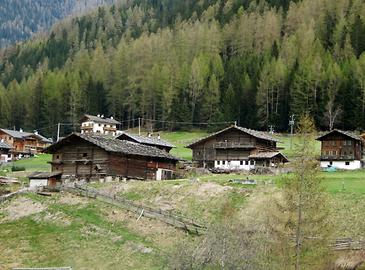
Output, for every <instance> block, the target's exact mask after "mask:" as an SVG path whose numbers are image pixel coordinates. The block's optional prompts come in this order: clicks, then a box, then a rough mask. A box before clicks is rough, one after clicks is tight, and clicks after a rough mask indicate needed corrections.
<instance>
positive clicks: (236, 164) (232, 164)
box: [214, 160, 255, 171]
mask: <svg viewBox="0 0 365 270" xmlns="http://www.w3.org/2000/svg"><path fill="white" fill-rule="evenodd" d="M218 163H219V164H218ZM214 168H216V169H223V170H246V171H249V170H251V169H254V168H255V165H251V163H250V161H248V165H246V161H245V160H244V161H243V165H241V163H240V161H239V160H231V161H227V160H226V161H225V164H223V160H219V161H218V160H216V161H214Z"/></svg>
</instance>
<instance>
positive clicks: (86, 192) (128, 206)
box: [61, 184, 207, 235]
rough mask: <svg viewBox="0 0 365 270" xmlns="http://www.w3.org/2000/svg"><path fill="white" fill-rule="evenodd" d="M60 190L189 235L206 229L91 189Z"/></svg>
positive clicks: (161, 211)
mask: <svg viewBox="0 0 365 270" xmlns="http://www.w3.org/2000/svg"><path fill="white" fill-rule="evenodd" d="M61 190H64V191H67V192H70V193H73V194H76V195H80V196H84V197H88V198H93V199H97V200H99V201H102V202H105V203H109V204H112V205H115V206H118V207H121V208H123V209H125V210H127V211H130V212H133V213H136V214H137V215H139V218H140V217H142V216H145V217H148V218H153V219H157V220H160V221H162V222H164V223H166V224H169V225H172V226H174V227H176V228H178V229H182V230H185V231H187V232H189V233H193V234H198V235H200V234H204V233H205V232H206V229H207V228H206V227H205V226H203V225H200V224H198V223H197V222H195V221H194V220H192V219H190V218H187V217H184V216H181V215H177V214H173V213H171V212H169V211H164V210H162V209H158V208H153V207H151V206H148V205H144V204H139V203H136V202H133V201H131V200H127V199H125V198H123V197H121V196H117V195H110V194H108V193H105V192H101V191H99V190H97V189H94V188H91V187H85V186H81V185H78V184H74V185H73V186H63V187H62V188H61Z"/></svg>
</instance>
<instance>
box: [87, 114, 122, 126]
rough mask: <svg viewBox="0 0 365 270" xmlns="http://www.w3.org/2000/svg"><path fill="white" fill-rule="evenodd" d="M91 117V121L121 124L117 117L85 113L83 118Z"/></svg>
mask: <svg viewBox="0 0 365 270" xmlns="http://www.w3.org/2000/svg"><path fill="white" fill-rule="evenodd" d="M85 118H86V119H89V120H90V121H93V122H96V123H105V124H114V125H120V122H118V121H117V120H115V119H111V118H103V117H99V116H95V115H90V114H85V115H84V116H83V118H82V119H85Z"/></svg>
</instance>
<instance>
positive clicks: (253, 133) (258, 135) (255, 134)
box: [186, 126, 279, 148]
mask: <svg viewBox="0 0 365 270" xmlns="http://www.w3.org/2000/svg"><path fill="white" fill-rule="evenodd" d="M230 129H237V130H239V131H242V132H244V133H246V134H249V135H251V136H253V137H255V138H258V139H262V140H265V141H272V142H279V140H277V139H275V138H273V137H271V136H269V135H267V134H265V133H264V132H261V131H257V130H252V129H249V128H244V127H239V126H230V127H227V128H225V129H222V130H220V131H218V132H215V133H213V134H210V135H208V136H207V137H204V138H202V139H200V140H198V141H196V142H194V143H192V144H189V145H188V146H186V147H188V148H189V147H192V146H193V145H195V144H198V143H200V142H203V141H205V140H207V139H209V138H212V137H214V136H217V135H218V134H221V133H223V132H225V131H227V130H230Z"/></svg>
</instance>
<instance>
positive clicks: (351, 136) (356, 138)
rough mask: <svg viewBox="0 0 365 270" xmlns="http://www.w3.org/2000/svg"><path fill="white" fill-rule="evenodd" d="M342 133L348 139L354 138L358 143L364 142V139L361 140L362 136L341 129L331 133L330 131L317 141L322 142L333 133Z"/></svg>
mask: <svg viewBox="0 0 365 270" xmlns="http://www.w3.org/2000/svg"><path fill="white" fill-rule="evenodd" d="M335 132H337V133H340V134H342V135H344V136H346V137H349V138H352V139H354V140H356V141H362V140H363V139H362V138H361V136H359V135H357V134H355V133H353V132H350V131H344V130H339V129H334V130H331V131H328V132H326V133H325V134H323V135H322V136H319V137H318V138H317V139H316V140H318V141H321V140H322V139H323V138H324V137H326V136H327V135H329V134H331V133H335Z"/></svg>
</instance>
